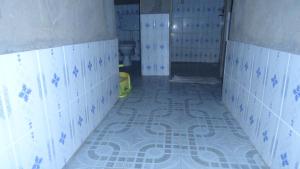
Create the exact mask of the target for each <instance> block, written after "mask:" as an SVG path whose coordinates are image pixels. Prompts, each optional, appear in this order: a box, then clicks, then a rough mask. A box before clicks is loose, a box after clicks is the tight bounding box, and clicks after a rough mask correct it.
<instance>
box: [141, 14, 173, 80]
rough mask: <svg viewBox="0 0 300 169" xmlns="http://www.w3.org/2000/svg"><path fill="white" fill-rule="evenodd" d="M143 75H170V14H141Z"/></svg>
mask: <svg viewBox="0 0 300 169" xmlns="http://www.w3.org/2000/svg"><path fill="white" fill-rule="evenodd" d="M141 46H142V48H141V49H142V75H144V76H151V75H152V76H168V75H169V72H170V66H169V65H170V54H169V14H143V15H141Z"/></svg>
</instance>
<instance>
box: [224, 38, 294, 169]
mask: <svg viewBox="0 0 300 169" xmlns="http://www.w3.org/2000/svg"><path fill="white" fill-rule="evenodd" d="M299 74H300V56H299V55H297V54H292V53H287V52H283V51H278V50H274V49H270V48H265V47H260V46H256V45H252V44H247V43H241V42H237V41H229V42H228V46H227V53H226V61H225V72H224V83H223V102H224V104H225V105H226V106H227V108H228V110H229V111H230V112H232V113H233V115H234V117H235V118H236V120H237V121H238V122H239V123H240V124H241V126H242V127H243V129H244V131H245V133H246V134H247V136H248V137H249V138H250V139H251V140H252V143H253V144H254V146H255V147H256V149H257V151H258V152H259V153H260V155H261V156H262V158H263V159H264V160H265V162H266V163H267V164H268V165H269V166H270V168H272V169H285V168H286V169H299V168H300V111H299V110H300V76H299ZM241 138H242V137H241Z"/></svg>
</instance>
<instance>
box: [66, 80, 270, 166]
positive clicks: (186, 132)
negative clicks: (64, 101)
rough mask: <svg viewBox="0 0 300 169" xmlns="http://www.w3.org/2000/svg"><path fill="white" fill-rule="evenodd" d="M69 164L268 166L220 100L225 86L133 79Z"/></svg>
mask: <svg viewBox="0 0 300 169" xmlns="http://www.w3.org/2000/svg"><path fill="white" fill-rule="evenodd" d="M133 86H134V88H133V91H132V93H131V94H130V95H129V96H128V97H127V98H125V99H121V100H119V101H118V103H117V104H116V105H115V106H114V107H113V109H112V110H111V111H110V112H109V113H108V115H107V117H106V118H105V119H104V120H103V121H102V122H101V124H99V126H98V127H97V128H96V129H95V131H94V132H93V133H92V134H91V135H90V137H89V138H88V139H87V140H86V142H85V143H84V145H83V146H82V147H81V148H80V150H79V151H78V152H77V153H76V154H75V155H74V157H73V158H72V159H71V160H70V161H69V162H68V164H67V165H66V167H65V168H66V169H69V168H70V169H71V168H72V169H73V168H78V169H87V168H89V169H90V168H95V169H96V168H97V169H129V168H132V169H200V168H201V169H216V168H230V169H267V168H268V167H267V166H266V165H265V163H264V162H263V160H262V159H261V157H260V156H259V154H258V153H257V151H256V150H255V148H254V147H253V145H252V144H251V142H250V141H249V139H248V137H247V136H246V135H245V133H244V132H243V130H242V129H241V127H240V126H239V124H238V123H237V122H236V120H235V119H234V118H233V116H232V115H231V114H230V113H229V112H228V111H227V110H226V108H225V107H224V106H223V104H222V103H221V87H220V86H208V85H195V84H176V83H169V82H168V79H167V78H162V77H147V78H140V79H136V80H135V81H134V82H133Z"/></svg>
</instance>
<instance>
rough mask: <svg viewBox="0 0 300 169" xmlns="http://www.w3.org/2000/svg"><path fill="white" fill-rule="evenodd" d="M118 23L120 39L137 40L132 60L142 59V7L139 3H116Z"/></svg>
mask: <svg viewBox="0 0 300 169" xmlns="http://www.w3.org/2000/svg"><path fill="white" fill-rule="evenodd" d="M115 9H116V24H117V34H118V39H119V41H135V45H136V46H135V54H134V56H132V58H131V59H132V60H136V61H137V60H140V57H141V52H140V43H141V42H140V7H139V4H130V5H116V8H115Z"/></svg>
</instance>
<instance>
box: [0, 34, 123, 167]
mask: <svg viewBox="0 0 300 169" xmlns="http://www.w3.org/2000/svg"><path fill="white" fill-rule="evenodd" d="M0 75H1V80H0V145H1V146H0V168H3V169H4V168H5V169H15V168H32V169H37V168H45V169H56V168H57V169H59V168H62V167H63V166H64V165H65V163H66V162H67V161H68V160H69V159H70V158H71V157H72V155H73V154H74V153H75V152H76V150H77V149H78V148H79V147H80V146H81V145H82V143H83V141H84V140H85V139H86V138H87V136H88V135H89V133H91V131H93V129H94V128H95V127H96V126H97V125H98V124H99V123H100V121H101V120H102V119H103V117H104V116H105V115H106V114H107V112H108V111H109V109H110V108H111V107H112V105H113V104H114V103H115V102H116V101H117V98H118V83H119V76H118V41H117V39H113V40H105V41H97V42H90V43H83V44H75V45H70V46H62V47H56V48H49V49H41V50H33V51H26V52H18V53H11V54H4V55H0Z"/></svg>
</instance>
